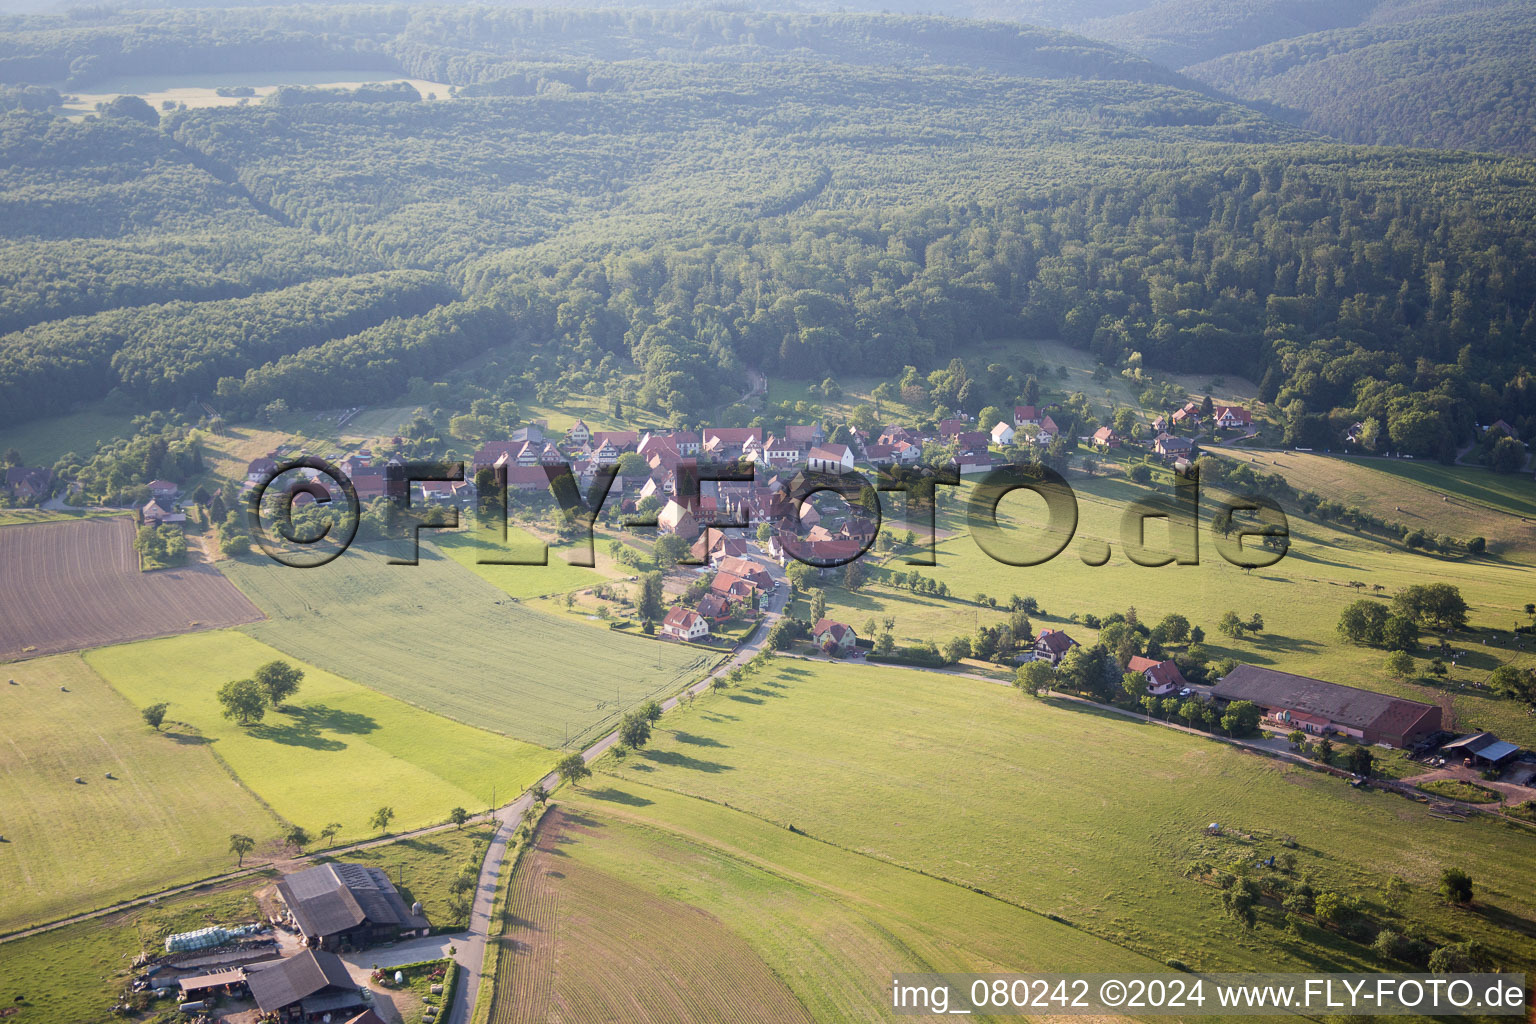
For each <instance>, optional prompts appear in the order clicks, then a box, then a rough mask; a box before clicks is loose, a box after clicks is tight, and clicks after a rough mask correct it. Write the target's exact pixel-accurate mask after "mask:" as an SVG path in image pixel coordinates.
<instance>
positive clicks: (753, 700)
mask: <svg viewBox="0 0 1536 1024" xmlns="http://www.w3.org/2000/svg"><path fill="white" fill-rule="evenodd" d="M731 700H739V701H741V702H742V703H743V704H766V703H767V701H765V700H763V699H762V698H761V697H748V696H747V695H746V694H744V693H733V694H731Z"/></svg>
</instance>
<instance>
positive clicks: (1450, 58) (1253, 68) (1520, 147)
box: [1189, 0, 1536, 155]
mask: <svg viewBox="0 0 1536 1024" xmlns="http://www.w3.org/2000/svg"><path fill="white" fill-rule="evenodd" d="M1418 14H1419V16H1418V17H1415V18H1411V19H1402V20H1399V19H1392V18H1386V17H1381V16H1378V17H1376V18H1373V19H1371V20H1370V21H1369V22H1367V23H1366V24H1364V25H1361V26H1360V27H1356V28H1350V29H1341V30H1338V31H1334V32H1323V33H1317V34H1313V35H1306V36H1301V37H1299V38H1295V39H1288V40H1285V41H1284V42H1279V43H1273V44H1271V45H1268V46H1264V47H1261V48H1259V49H1256V50H1252V51H1249V52H1245V53H1238V54H1233V55H1230V56H1227V57H1222V58H1220V59H1217V60H1212V61H1209V62H1206V63H1203V64H1197V65H1195V66H1194V67H1192V68H1190V69H1189V71H1190V73H1191V74H1193V75H1195V76H1196V77H1198V78H1201V79H1202V80H1204V81H1206V82H1209V83H1211V84H1212V85H1214V86H1216V87H1218V88H1221V89H1224V90H1227V91H1228V92H1230V93H1232V94H1234V95H1237V96H1241V97H1243V98H1245V99H1250V100H1261V101H1264V102H1267V103H1273V104H1275V105H1276V106H1278V107H1284V108H1288V109H1290V110H1293V111H1296V112H1297V120H1298V121H1299V122H1300V123H1302V124H1304V125H1306V126H1308V127H1311V128H1315V129H1316V130H1318V131H1322V132H1326V133H1328V134H1329V135H1332V136H1335V137H1337V138H1340V139H1345V140H1347V141H1350V142H1364V143H1377V144H1395V145H1411V146H1435V147H1440V148H1460V149H1487V150H1496V151H1500V152H1505V153H1523V154H1527V155H1529V154H1536V4H1533V3H1530V2H1529V0H1516V2H1514V3H1502V4H1495V5H1478V4H1457V5H1454V6H1451V5H1446V4H1443V3H1435V4H1427V5H1420V7H1419V9H1418Z"/></svg>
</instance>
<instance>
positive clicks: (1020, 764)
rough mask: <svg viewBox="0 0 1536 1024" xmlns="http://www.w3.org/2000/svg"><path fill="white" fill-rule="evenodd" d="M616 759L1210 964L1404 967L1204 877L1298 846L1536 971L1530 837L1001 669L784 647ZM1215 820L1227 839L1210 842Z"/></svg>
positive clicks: (1155, 954) (1318, 861) (650, 776)
mask: <svg viewBox="0 0 1536 1024" xmlns="http://www.w3.org/2000/svg"><path fill="white" fill-rule="evenodd" d="M596 767H597V768H598V769H599V772H600V773H601V774H600V775H599V777H598V778H597V779H595V780H593V782H591V783H590V784H589V785H590V787H591V788H592V789H593V790H601V789H602V788H603V786H604V785H605V784H607V783H608V780H609V777H612V778H614V779H617V780H622V781H623V782H624V783H627V782H629V781H630V780H634V781H639V782H643V783H644V784H645V785H647V786H653V787H661V788H666V789H670V790H674V791H677V792H681V793H687V794H690V795H694V796H697V797H700V798H702V799H705V800H710V801H718V802H722V803H725V802H728V803H729V805H730V807H732V808H734V809H737V810H740V811H743V812H745V813H748V814H752V815H756V816H758V817H760V818H762V819H763V820H764V821H767V822H771V823H773V824H774V825H777V826H778V827H779V828H787V827H788V826H791V825H792V826H794V827H795V828H797V829H799V830H801V831H802V832H804V833H806V834H808V835H810V836H812V837H815V838H816V839H820V840H823V841H825V842H828V843H831V844H834V845H836V846H838V847H841V848H843V849H847V850H851V851H855V852H858V853H861V854H865V855H866V856H868V857H870V858H873V859H875V860H877V861H883V862H886V863H889V864H895V865H900V866H902V867H906V868H911V869H915V870H918V871H923V872H925V873H929V874H932V875H935V876H938V877H941V878H945V879H950V880H953V881H956V882H959V883H962V884H964V885H967V886H975V887H977V888H980V889H982V890H985V891H987V892H990V893H992V894H994V895H996V896H997V897H998V898H1000V899H1003V900H1006V901H1008V902H1010V903H1013V904H1016V905H1018V906H1021V907H1025V908H1028V909H1030V910H1033V911H1035V912H1037V913H1040V914H1056V915H1059V916H1061V917H1063V918H1065V919H1066V920H1069V921H1071V922H1073V924H1075V925H1076V926H1077V927H1078V928H1081V929H1083V930H1086V931H1088V932H1091V933H1093V934H1094V935H1097V936H1100V937H1101V938H1103V939H1106V940H1108V941H1111V942H1114V943H1116V944H1119V945H1123V946H1125V947H1127V948H1128V949H1131V950H1133V951H1136V952H1139V953H1142V954H1144V955H1146V956H1149V957H1151V958H1153V959H1155V960H1158V961H1162V960H1164V959H1167V958H1169V957H1174V958H1177V959H1179V960H1182V961H1183V962H1185V963H1187V964H1189V965H1190V966H1191V967H1192V968H1195V969H1197V970H1222V969H1227V970H1259V969H1273V970H1301V969H1326V970H1338V971H1351V970H1362V971H1371V970H1380V969H1385V968H1386V966H1387V964H1386V962H1385V961H1382V960H1381V959H1379V958H1378V957H1377V956H1376V955H1375V954H1373V953H1372V952H1371V951H1370V949H1369V948H1368V947H1366V946H1362V945H1359V944H1356V943H1352V942H1348V941H1345V940H1343V939H1342V938H1340V937H1339V936H1337V935H1336V934H1334V933H1332V932H1328V931H1324V930H1322V929H1320V928H1316V927H1313V926H1311V925H1308V924H1304V925H1302V926H1301V933H1300V934H1299V935H1291V934H1289V933H1287V932H1286V931H1285V929H1284V927H1283V926H1281V927H1276V926H1275V925H1274V924H1273V922H1269V923H1262V924H1261V926H1260V927H1259V928H1258V929H1257V930H1254V931H1248V930H1247V929H1245V928H1243V927H1242V926H1241V925H1240V924H1238V923H1237V922H1235V921H1233V920H1232V919H1231V918H1229V917H1227V916H1226V915H1225V913H1224V912H1223V910H1222V906H1221V902H1220V899H1219V896H1220V894H1219V892H1218V891H1217V890H1216V889H1214V888H1213V887H1211V886H1208V885H1205V884H1203V883H1201V882H1199V881H1196V880H1193V879H1191V878H1187V877H1185V871H1186V868H1187V867H1188V866H1189V865H1190V864H1191V863H1192V862H1193V861H1195V860H1208V861H1211V862H1213V863H1216V864H1220V865H1223V866H1225V865H1228V864H1237V863H1244V864H1249V865H1251V864H1252V863H1253V862H1254V861H1255V860H1258V859H1260V858H1264V857H1268V856H1270V855H1277V856H1278V855H1281V854H1284V853H1286V852H1287V850H1286V848H1285V847H1284V846H1283V845H1282V844H1283V842H1284V840H1285V839H1286V838H1290V839H1291V840H1293V841H1294V843H1295V844H1296V846H1295V849H1294V854H1295V856H1296V857H1297V861H1298V863H1297V868H1296V870H1297V871H1298V872H1299V873H1304V874H1305V875H1306V876H1308V877H1310V878H1311V879H1312V880H1313V885H1315V886H1317V887H1318V888H1320V889H1321V888H1337V889H1339V890H1340V891H1343V892H1346V893H1349V894H1351V895H1354V896H1356V897H1358V898H1359V899H1360V900H1361V901H1362V903H1363V905H1364V906H1365V907H1366V909H1367V911H1368V913H1370V914H1372V915H1373V916H1377V915H1379V919H1381V920H1383V921H1386V922H1388V923H1391V924H1392V926H1393V927H1396V928H1398V929H1399V930H1403V929H1404V927H1406V926H1408V925H1413V926H1417V927H1419V928H1421V929H1422V930H1424V931H1425V932H1427V933H1429V934H1430V935H1431V936H1434V937H1437V938H1438V939H1439V941H1442V942H1443V941H1449V939H1450V937H1451V936H1453V935H1456V936H1461V937H1470V938H1477V939H1478V940H1480V941H1482V942H1485V943H1487V944H1488V946H1489V947H1490V948H1491V949H1492V950H1493V952H1494V957H1495V959H1496V960H1497V961H1498V962H1500V963H1502V964H1505V965H1507V966H1509V967H1511V968H1515V969H1519V970H1528V969H1529V968H1530V967H1531V965H1533V964H1536V940H1533V938H1532V936H1531V934H1530V927H1531V926H1530V922H1531V921H1532V920H1536V894H1533V892H1532V890H1531V887H1530V871H1529V865H1530V861H1531V856H1530V851H1531V848H1532V844H1533V842H1536V835H1533V834H1532V833H1531V832H1530V831H1529V830H1527V829H1524V828H1522V827H1519V826H1515V825H1512V824H1505V823H1500V822H1496V821H1492V820H1487V821H1485V820H1476V819H1474V820H1470V821H1466V822H1455V821H1448V820H1442V819H1438V818H1435V817H1432V816H1431V813H1430V809H1429V808H1427V807H1425V806H1423V805H1421V804H1418V803H1414V802H1412V801H1410V800H1407V799H1405V798H1403V797H1399V796H1394V795H1389V794H1387V793H1384V792H1380V791H1375V790H1371V791H1359V790H1355V789H1352V788H1350V787H1349V786H1347V785H1346V784H1345V783H1344V782H1343V781H1342V780H1339V779H1335V778H1332V777H1329V776H1324V775H1320V774H1317V773H1314V772H1311V771H1308V770H1306V769H1303V768H1299V767H1296V766H1291V765H1287V764H1285V763H1283V762H1279V761H1275V760H1271V759H1269V758H1265V757H1260V756H1257V755H1254V754H1248V753H1243V752H1240V751H1238V750H1237V749H1235V748H1233V747H1230V746H1228V745H1226V744H1223V743H1220V742H1218V741H1216V740H1212V739H1207V738H1201V737H1197V736H1190V735H1186V734H1183V733H1179V732H1176V731H1174V730H1170V729H1166V728H1163V727H1161V726H1159V725H1156V724H1147V723H1144V722H1140V721H1137V720H1134V719H1128V718H1126V717H1123V716H1121V715H1118V714H1114V713H1112V712H1109V711H1105V710H1102V709H1098V708H1095V707H1093V706H1091V705H1086V704H1082V703H1079V702H1073V701H1068V700H1065V699H1050V700H1036V699H1034V698H1031V697H1028V696H1026V695H1024V694H1023V693H1021V692H1020V691H1018V690H1015V689H1013V688H1011V687H1004V686H999V685H996V684H994V683H986V682H980V681H976V680H969V679H964V678H956V677H949V676H942V675H937V674H934V673H925V672H916V671H903V670H898V669H890V668H878V667H872V666H847V665H828V664H825V663H810V662H797V661H793V660H790V659H778V660H775V661H774V662H773V666H772V668H771V669H770V670H769V671H766V672H762V673H759V674H758V675H756V676H752V677H749V680H748V682H747V683H745V684H744V685H743V686H740V687H736V688H731V689H727V690H725V691H724V692H723V693H721V694H712V695H711V696H709V697H707V698H701V699H700V700H698V701H697V702H695V703H694V704H693V705H691V706H688V707H685V708H682V709H680V710H679V711H678V712H676V713H673V714H669V715H668V716H667V717H666V718H665V719H663V721H662V723H661V725H660V727H659V729H658V732H657V736H656V738H655V740H654V741H653V742H652V743H651V744H649V745H648V746H646V747H645V748H644V749H642V750H640V751H638V752H636V753H634V754H631V755H630V756H629V757H627V758H624V759H616V758H613V757H606V758H604V759H603V760H601V761H599V762H598V764H597V766H596ZM1213 821H1216V822H1220V823H1222V825H1223V832H1224V834H1223V835H1222V836H1216V837H1212V836H1207V835H1206V834H1205V828H1206V826H1207V825H1208V824H1209V823H1210V822H1213ZM1244 837H1250V838H1244ZM1449 866H1458V867H1462V868H1464V869H1465V870H1467V871H1468V872H1470V873H1471V874H1472V876H1473V877H1474V878H1475V879H1476V880H1477V881H1476V885H1477V892H1478V900H1479V904H1480V906H1479V909H1478V910H1476V911H1474V912H1467V911H1461V910H1456V909H1453V908H1450V907H1448V906H1446V905H1445V904H1444V903H1443V902H1442V901H1441V899H1440V897H1439V895H1438V892H1437V886H1438V881H1439V877H1440V872H1441V870H1442V869H1444V868H1446V867H1449ZM1393 876H1400V877H1401V878H1403V879H1404V880H1405V881H1406V882H1407V883H1408V884H1409V886H1410V887H1411V895H1410V897H1409V899H1408V901H1407V903H1406V905H1405V907H1404V909H1403V912H1402V915H1401V917H1398V916H1396V915H1394V914H1393V913H1392V912H1390V911H1388V910H1387V909H1386V908H1384V907H1381V906H1380V905H1379V901H1380V899H1381V893H1382V892H1383V891H1384V888H1385V886H1386V883H1387V882H1388V880H1389V879H1390V878H1391V877H1393ZM1509 922H1514V924H1513V925H1510V924H1509Z"/></svg>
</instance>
